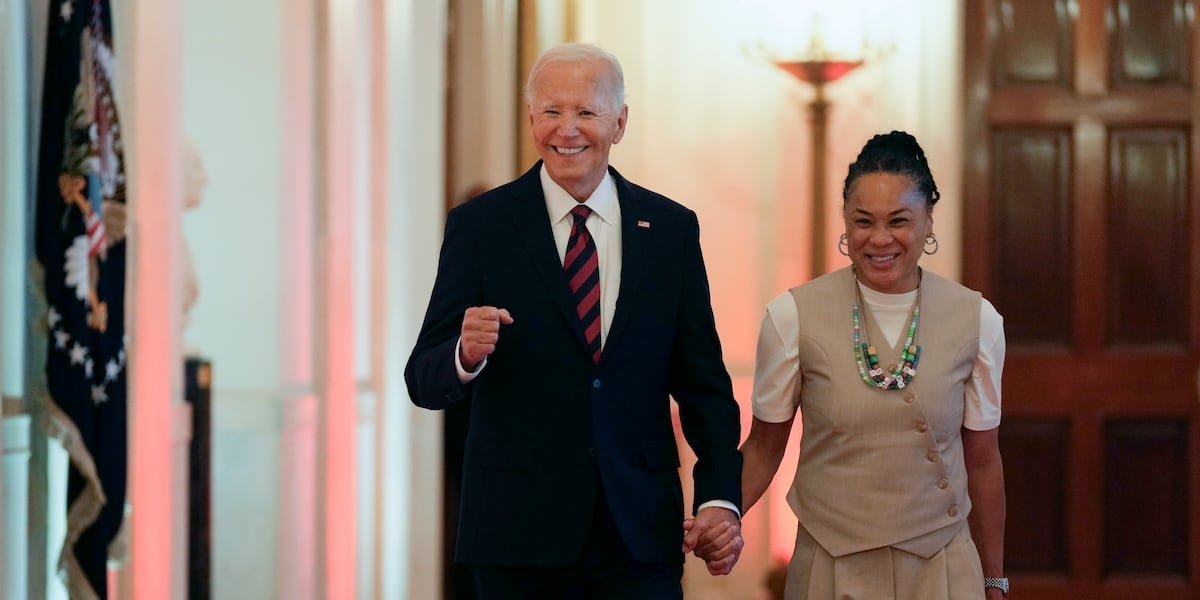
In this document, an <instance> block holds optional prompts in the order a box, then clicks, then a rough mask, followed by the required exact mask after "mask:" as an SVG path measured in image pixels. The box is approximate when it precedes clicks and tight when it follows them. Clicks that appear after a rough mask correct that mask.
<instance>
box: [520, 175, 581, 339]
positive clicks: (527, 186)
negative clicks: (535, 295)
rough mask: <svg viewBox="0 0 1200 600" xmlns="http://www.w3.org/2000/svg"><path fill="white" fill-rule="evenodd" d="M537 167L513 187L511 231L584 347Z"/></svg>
mask: <svg viewBox="0 0 1200 600" xmlns="http://www.w3.org/2000/svg"><path fill="white" fill-rule="evenodd" d="M541 168H542V163H541V161H538V163H537V164H535V165H534V166H533V168H532V169H530V170H529V171H527V172H526V173H525V174H524V175H522V176H521V178H520V179H518V180H517V181H516V185H515V186H514V187H513V197H512V212H511V215H510V216H511V217H512V224H513V228H514V229H515V230H516V234H517V239H519V240H521V244H522V245H523V246H524V248H525V253H526V254H527V255H528V256H529V262H530V264H532V265H533V269H534V271H536V272H537V274H538V276H539V277H540V278H541V280H542V283H543V284H544V285H545V286H546V291H547V292H548V293H549V294H550V297H551V298H553V299H554V305H555V306H557V307H558V310H559V312H561V313H562V316H563V318H564V319H566V321H567V324H568V326H569V327H570V328H571V331H573V332H575V338H576V339H577V340H578V341H579V343H580V344H581V345H583V346H586V345H587V342H586V341H585V340H584V337H583V327H582V326H581V325H580V324H579V317H578V316H577V315H576V314H575V306H574V303H573V302H572V300H571V294H570V289H569V287H568V285H567V276H566V275H565V274H564V273H563V266H562V262H561V261H560V259H559V258H558V249H557V248H555V246H554V233H553V232H552V231H551V226H550V217H549V215H548V214H546V198H545V196H544V195H543V193H542V183H541V179H540V176H539V173H540V171H541Z"/></svg>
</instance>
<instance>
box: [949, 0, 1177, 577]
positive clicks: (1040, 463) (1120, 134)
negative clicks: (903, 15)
mask: <svg viewBox="0 0 1200 600" xmlns="http://www.w3.org/2000/svg"><path fill="white" fill-rule="evenodd" d="M1194 1H1195V0H1055V1H1052V2H1048V1H1046V0H968V2H967V11H966V28H965V34H966V37H965V49H966V61H965V68H966V73H965V83H966V89H965V92H966V95H965V112H966V123H965V125H966V144H965V148H964V151H965V153H966V160H965V161H964V164H965V165H966V173H965V177H964V181H967V182H972V184H971V185H970V186H969V188H968V189H967V190H965V191H966V193H965V194H964V197H965V211H964V227H965V229H966V231H965V235H964V239H965V240H968V241H969V243H970V244H971V246H970V247H968V248H966V249H965V251H964V254H963V255H964V264H963V274H964V280H965V282H966V283H967V285H969V286H971V287H973V288H976V289H979V290H981V291H982V292H983V293H984V295H985V296H986V297H988V298H989V299H991V300H992V302H993V303H994V304H995V305H996V308H997V309H998V310H999V311H1000V313H1001V314H1002V315H1003V316H1004V319H1005V333H1006V336H1007V339H1008V344H1009V346H1008V359H1007V361H1006V364H1005V374H1004V392H1003V393H1004V413H1005V420H1004V424H1003V425H1002V426H1001V430H1000V437H1001V451H1002V453H1003V456H1004V462H1005V474H1006V486H1007V489H1008V526H1007V531H1006V552H1005V555H1006V564H1007V570H1008V574H1009V576H1010V577H1011V578H1012V580H1013V586H1014V593H1015V594H1019V597H1021V598H1032V599H1039V598H1046V599H1050V598H1053V599H1060V598H1102V599H1119V598H1131V599H1132V598H1138V599H1141V598H1148V597H1149V598H1179V599H1182V598H1200V523H1198V521H1200V389H1198V388H1200V194H1198V192H1197V190H1198V187H1200V186H1198V182H1200V179H1198V177H1200V160H1198V157H1200V140H1198V139H1197V138H1198V136H1197V135H1196V127H1197V123H1200V121H1198V120H1197V117H1198V116H1200V95H1198V94H1196V93H1195V92H1194V90H1193V89H1192V83H1191V82H1192V80H1193V79H1194V75H1193V69H1195V68H1196V65H1198V64H1200V59H1198V54H1197V50H1196V47H1197V44H1196V35H1197V33H1196V27H1195V23H1194V14H1195V9H1196V6H1195V5H1194Z"/></svg>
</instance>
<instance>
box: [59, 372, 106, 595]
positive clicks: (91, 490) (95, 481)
mask: <svg viewBox="0 0 1200 600" xmlns="http://www.w3.org/2000/svg"><path fill="white" fill-rule="evenodd" d="M46 396H47V398H46V413H45V417H44V419H45V421H44V423H43V426H44V428H45V430H46V435H47V436H48V437H50V438H51V439H54V440H57V441H58V443H59V444H61V445H62V447H63V450H66V451H67V456H68V457H70V459H71V464H72V465H74V467H75V469H76V470H77V471H79V473H80V474H81V475H83V478H84V480H86V481H87V485H86V486H84V488H83V490H82V491H80V492H79V496H78V497H77V498H75V501H74V502H71V506H70V508H68V509H67V535H66V537H65V538H64V539H63V546H62V551H61V552H60V553H59V555H58V576H59V578H60V579H62V581H63V584H64V585H66V586H67V592H68V594H69V595H70V597H71V598H72V600H99V596H98V595H97V594H96V590H94V589H92V586H91V584H90V583H88V578H87V575H86V574H84V572H83V568H82V567H80V566H79V560H78V559H76V558H75V542H77V541H79V536H80V535H82V534H83V532H84V531H85V530H86V529H87V528H88V527H90V526H91V525H92V523H95V522H96V518H97V517H98V516H100V509H101V508H103V507H104V504H105V503H106V502H107V499H106V498H105V496H104V488H103V486H102V485H101V484H100V478H99V476H97V474H96V463H95V462H94V461H93V460H92V454H91V453H90V452H88V449H87V446H86V445H84V444H83V441H82V439H81V437H80V435H79V429H78V428H77V427H76V426H75V423H74V422H73V421H72V420H71V418H70V417H68V416H67V413H66V412H64V411H63V410H62V408H60V407H59V406H58V403H56V402H55V401H54V398H52V397H49V394H46Z"/></svg>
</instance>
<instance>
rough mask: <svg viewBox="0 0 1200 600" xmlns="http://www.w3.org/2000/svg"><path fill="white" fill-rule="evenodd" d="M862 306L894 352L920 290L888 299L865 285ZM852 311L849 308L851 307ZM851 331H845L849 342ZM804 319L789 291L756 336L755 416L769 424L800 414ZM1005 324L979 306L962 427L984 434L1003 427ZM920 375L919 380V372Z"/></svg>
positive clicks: (775, 303)
mask: <svg viewBox="0 0 1200 600" xmlns="http://www.w3.org/2000/svg"><path fill="white" fill-rule="evenodd" d="M858 287H859V289H860V290H861V291H862V298H863V301H864V302H865V303H866V304H867V306H868V307H869V308H870V310H871V316H872V317H874V319H875V322H876V324H877V325H878V326H879V330H880V331H881V332H883V334H884V335H885V336H886V337H887V343H888V346H891V347H895V345H896V342H897V340H899V339H900V335H901V334H903V333H904V331H905V328H907V327H908V323H909V318H910V317H911V316H912V305H913V301H914V300H915V299H916V294H917V291H916V290H913V291H911V292H906V293H904V294H885V293H883V292H877V291H875V290H872V289H870V288H868V287H866V286H864V285H862V284H861V283H860V284H859V286H858ZM846 310H847V311H849V310H850V307H849V306H847V307H846ZM851 335H852V332H850V331H847V332H846V340H847V341H846V343H847V344H849V343H850V336H851ZM799 345H800V315H799V314H797V312H796V302H795V300H793V298H792V294H791V292H784V293H782V294H780V295H779V296H777V297H776V298H775V299H774V300H772V301H771V303H770V304H768V305H767V314H766V315H764V316H763V320H762V327H761V329H760V330H759V334H758V350H757V353H756V354H755V361H754V363H755V364H754V394H753V396H752V397H751V406H752V409H753V411H754V416H755V417H757V418H758V419H759V420H761V421H766V422H768V423H781V422H783V421H787V420H788V419H791V418H792V417H793V416H795V414H796V409H797V406H798V405H799V403H800V382H801V379H802V378H801V377H800V363H799V355H800V348H799ZM1004 350H1005V345H1004V319H1003V318H1002V317H1001V316H1000V313H998V312H996V308H995V307H994V306H992V303H991V302H988V301H987V299H986V298H984V299H983V301H982V302H981V303H980V306H979V356H977V357H976V358H975V367H974V369H972V371H971V379H970V381H968V382H967V384H966V386H965V388H964V392H965V394H964V395H965V398H964V400H965V402H966V405H965V407H964V410H963V426H965V427H966V428H967V429H972V430H975V431H986V430H988V429H993V428H995V427H997V426H999V425H1000V377H1001V375H1002V373H1003V371H1004ZM917 373H918V374H917V376H918V377H920V370H919V368H918V372H917Z"/></svg>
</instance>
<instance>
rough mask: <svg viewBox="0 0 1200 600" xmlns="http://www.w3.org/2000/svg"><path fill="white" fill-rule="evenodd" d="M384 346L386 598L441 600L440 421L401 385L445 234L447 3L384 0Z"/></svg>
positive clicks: (383, 553) (383, 550)
mask: <svg viewBox="0 0 1200 600" xmlns="http://www.w3.org/2000/svg"><path fill="white" fill-rule="evenodd" d="M385 19H386V22H387V36H388V39H387V52H386V54H385V56H386V60H387V61H388V62H387V74H386V81H387V95H388V107H389V108H388V115H387V131H388V146H387V156H388V163H387V164H388V165H389V167H390V169H391V170H390V171H389V175H390V179H389V185H388V193H387V197H388V207H387V213H386V215H379V217H380V218H385V219H386V220H387V224H388V227H387V231H388V233H389V235H388V238H387V251H386V260H387V267H386V270H387V288H386V300H385V304H386V307H387V310H386V314H387V322H386V324H384V325H385V330H386V332H387V345H386V347H385V350H384V356H385V361H384V365H385V367H384V368H385V371H384V373H383V390H384V394H385V397H384V401H383V403H382V406H383V407H384V414H383V415H382V416H381V419H382V422H383V433H382V435H383V443H384V454H383V469H382V472H383V473H384V474H385V477H386V479H385V481H384V482H383V490H382V493H383V507H384V508H383V513H382V519H381V521H380V524H379V530H380V532H381V534H380V535H381V536H382V540H381V548H380V555H381V557H382V558H381V561H382V564H384V565H387V567H388V568H387V569H385V570H384V573H383V574H382V581H381V585H380V593H379V596H380V597H383V598H438V597H439V596H440V591H439V589H440V581H441V559H440V557H441V552H440V550H439V548H440V539H441V509H440V498H441V469H442V467H441V459H440V457H441V437H442V436H441V416H440V415H438V414H435V413H433V412H429V411H423V410H419V409H416V408H414V407H413V406H412V404H411V403H410V402H409V399H408V391H407V389H406V387H405V384H404V373H403V371H404V363H405V361H406V360H407V359H408V355H409V353H410V352H411V351H412V347H413V344H414V343H415V341H416V336H417V331H418V330H419V328H420V326H421V319H422V318H423V317H424V313H425V306H426V304H427V302H428V301H429V290H430V289H431V287H432V285H433V277H434V273H435V271H436V267H437V265H436V258H435V257H436V256H437V255H438V248H439V246H440V243H441V238H442V235H441V234H442V227H441V225H440V224H441V223H442V222H443V206H444V198H445V196H444V193H445V191H444V189H443V188H444V186H443V173H444V160H443V153H444V151H445V149H444V144H443V142H442V139H443V137H444V135H443V124H444V121H443V119H444V118H445V103H444V101H443V94H442V87H441V82H443V81H445V77H446V73H445V70H446V69H445V54H444V51H443V48H445V46H446V44H445V35H446V2H445V0H386V16H385Z"/></svg>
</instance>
